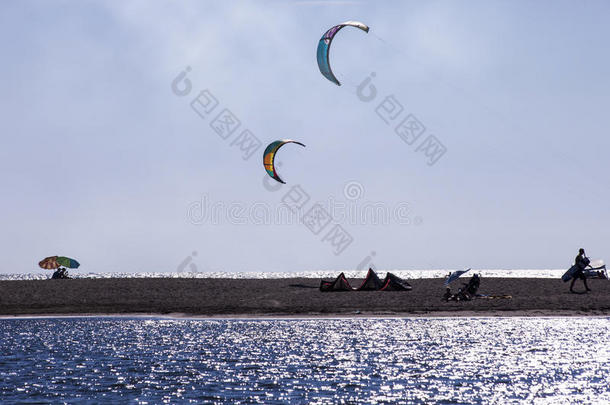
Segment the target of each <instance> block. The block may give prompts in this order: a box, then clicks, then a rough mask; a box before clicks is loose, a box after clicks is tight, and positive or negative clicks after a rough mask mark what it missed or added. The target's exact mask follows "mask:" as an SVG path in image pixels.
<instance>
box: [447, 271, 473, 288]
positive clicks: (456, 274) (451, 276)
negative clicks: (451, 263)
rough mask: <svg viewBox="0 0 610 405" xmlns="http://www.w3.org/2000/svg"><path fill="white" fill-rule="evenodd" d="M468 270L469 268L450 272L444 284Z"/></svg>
mask: <svg viewBox="0 0 610 405" xmlns="http://www.w3.org/2000/svg"><path fill="white" fill-rule="evenodd" d="M468 271H470V269H467V270H458V271H454V272H453V273H451V274H450V275H449V277H447V280H445V285H449V283H451V282H453V281H455V280H457V279H458V278H460V276H461V275H462V274H464V273H466V272H468Z"/></svg>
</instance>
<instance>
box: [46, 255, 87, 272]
mask: <svg viewBox="0 0 610 405" xmlns="http://www.w3.org/2000/svg"><path fill="white" fill-rule="evenodd" d="M38 265H39V266H40V267H41V268H43V269H45V270H55V269H57V268H59V267H61V266H63V267H67V268H69V269H77V268H78V267H79V266H80V263H79V262H77V261H76V260H74V259H70V258H69V257H65V256H49V257H46V258H44V259H43V260H42V261H41V262H40V263H38Z"/></svg>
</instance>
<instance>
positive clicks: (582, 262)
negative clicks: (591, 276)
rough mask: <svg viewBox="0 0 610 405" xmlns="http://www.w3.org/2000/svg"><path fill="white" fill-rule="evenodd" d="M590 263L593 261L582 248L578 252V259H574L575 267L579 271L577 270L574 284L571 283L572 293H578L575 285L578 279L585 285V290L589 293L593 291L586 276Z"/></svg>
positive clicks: (573, 278)
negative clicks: (586, 269)
mask: <svg viewBox="0 0 610 405" xmlns="http://www.w3.org/2000/svg"><path fill="white" fill-rule="evenodd" d="M589 263H591V260H589V258H588V257H587V256H585V250H584V249H582V248H581V249H580V250H579V251H578V256H576V259H574V265H575V266H576V267H577V268H578V270H576V272H575V273H574V275H573V276H572V283H570V292H576V291H574V283H575V282H576V279H581V280H582V281H583V283H584V284H585V288H586V289H587V291H591V289H590V288H589V286H588V285H587V276H586V275H585V268H586V267H587V266H588V265H589Z"/></svg>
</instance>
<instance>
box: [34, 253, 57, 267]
mask: <svg viewBox="0 0 610 405" xmlns="http://www.w3.org/2000/svg"><path fill="white" fill-rule="evenodd" d="M38 265H39V266H40V267H42V268H43V269H46V270H55V269H56V268H58V267H59V263H57V256H50V257H46V258H44V259H42V260H41V261H40V263H38Z"/></svg>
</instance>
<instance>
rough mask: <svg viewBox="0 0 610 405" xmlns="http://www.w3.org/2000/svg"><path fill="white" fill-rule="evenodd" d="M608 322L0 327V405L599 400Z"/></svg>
mask: <svg viewBox="0 0 610 405" xmlns="http://www.w3.org/2000/svg"><path fill="white" fill-rule="evenodd" d="M609 337H610V318H468V319H465V318H459V319H457V318H420V319H417V318H412V319H293V320H282V319H276V320H246V319H244V320H238V319H234V320H197V319H162V318H150V319H146V318H103V317H96V318H46V319H45V318H31V319H3V320H0V353H1V357H0V402H2V403H15V402H30V403H32V402H45V403H48V402H55V403H56V402H68V403H99V402H101V401H105V402H113V403H151V404H157V403H188V402H198V403H202V402H203V403H267V404H274V403H328V404H331V403H332V404H335V403H373V404H375V403H464V404H472V403H499V404H506V403H608V401H610V393H609V387H610V349H609V346H608V338H609Z"/></svg>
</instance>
